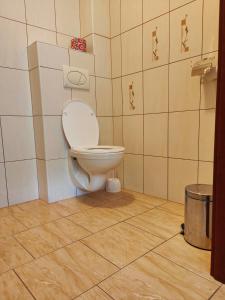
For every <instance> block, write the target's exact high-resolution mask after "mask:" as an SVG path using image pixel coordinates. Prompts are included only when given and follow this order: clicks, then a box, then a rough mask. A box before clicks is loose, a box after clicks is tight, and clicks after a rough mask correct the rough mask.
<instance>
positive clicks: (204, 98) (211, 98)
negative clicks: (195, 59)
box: [201, 51, 218, 109]
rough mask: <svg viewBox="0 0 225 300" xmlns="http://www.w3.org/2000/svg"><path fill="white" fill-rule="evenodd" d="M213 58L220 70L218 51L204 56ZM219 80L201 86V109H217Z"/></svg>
mask: <svg viewBox="0 0 225 300" xmlns="http://www.w3.org/2000/svg"><path fill="white" fill-rule="evenodd" d="M206 57H207V58H208V57H212V58H214V59H215V66H216V67H217V68H218V51H216V52H213V53H211V54H206V55H203V58H206ZM216 96H217V80H212V81H209V82H204V83H202V84H201V108H202V109H209V108H216Z"/></svg>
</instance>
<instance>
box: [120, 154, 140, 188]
mask: <svg viewBox="0 0 225 300" xmlns="http://www.w3.org/2000/svg"><path fill="white" fill-rule="evenodd" d="M124 188H125V189H128V190H131V191H135V192H140V193H143V156H142V155H130V154H127V155H125V157H124Z"/></svg>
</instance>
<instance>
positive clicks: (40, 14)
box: [0, 0, 80, 207]
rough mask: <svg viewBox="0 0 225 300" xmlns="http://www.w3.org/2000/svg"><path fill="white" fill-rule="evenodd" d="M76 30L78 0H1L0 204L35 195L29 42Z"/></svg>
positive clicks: (56, 40) (58, 40) (64, 41)
mask: <svg viewBox="0 0 225 300" xmlns="http://www.w3.org/2000/svg"><path fill="white" fill-rule="evenodd" d="M79 34H80V20H79V0H38V1H36V0H25V1H24V0H16V1H15V0H0V40H1V47H0V91H1V97H0V120H1V137H0V207H2V206H7V205H8V204H15V203H19V202H23V201H27V200H32V199H36V198H38V197H39V195H38V183H37V168H36V151H35V142H34V130H33V117H32V115H33V114H32V105H31V92H30V84H29V72H28V59H27V46H28V45H30V44H31V43H33V42H34V41H36V40H38V41H43V42H46V43H50V44H56V45H60V46H63V47H68V46H69V42H70V39H71V36H73V35H75V36H79ZM47 79H48V78H47Z"/></svg>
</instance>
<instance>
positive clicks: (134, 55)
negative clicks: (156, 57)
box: [122, 26, 142, 75]
mask: <svg viewBox="0 0 225 300" xmlns="http://www.w3.org/2000/svg"><path fill="white" fill-rule="evenodd" d="M122 58H123V59H122V74H123V75H127V74H130V73H134V72H138V71H141V69H142V26H138V27H137V28H135V29H132V30H130V31H128V32H126V33H123V34H122Z"/></svg>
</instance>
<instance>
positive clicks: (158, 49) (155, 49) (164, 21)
mask: <svg viewBox="0 0 225 300" xmlns="http://www.w3.org/2000/svg"><path fill="white" fill-rule="evenodd" d="M154 32H156V37H154V36H153V33H154ZM156 38H157V40H158V44H157V46H156V42H155V39H156ZM154 53H155V55H154ZM168 61H169V14H166V15H163V16H161V17H159V18H157V19H154V20H152V21H150V22H148V23H145V24H144V25H143V67H144V69H149V68H153V67H157V66H161V65H165V64H167V63H168Z"/></svg>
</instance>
